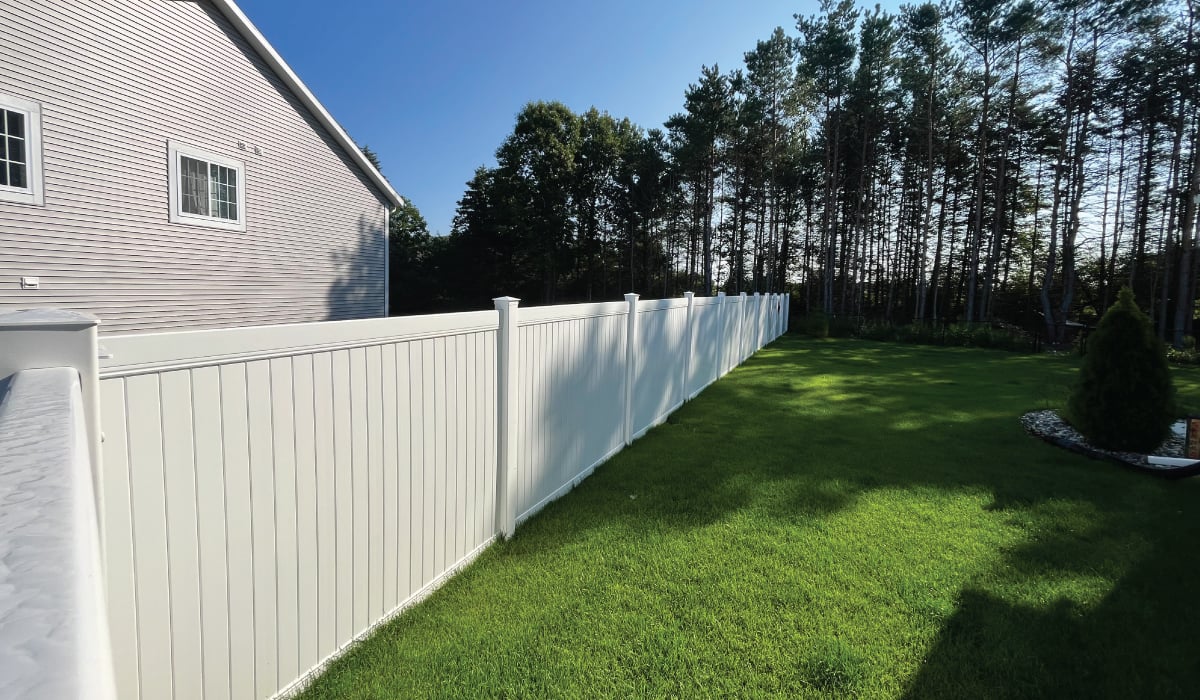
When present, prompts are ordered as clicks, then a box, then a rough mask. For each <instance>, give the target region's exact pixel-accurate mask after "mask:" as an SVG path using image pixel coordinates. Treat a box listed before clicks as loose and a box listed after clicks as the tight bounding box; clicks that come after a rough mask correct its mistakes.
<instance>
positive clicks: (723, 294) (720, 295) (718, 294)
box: [717, 292, 725, 297]
mask: <svg viewBox="0 0 1200 700" xmlns="http://www.w3.org/2000/svg"><path fill="white" fill-rule="evenodd" d="M717 296H718V297H724V296H725V292H717Z"/></svg>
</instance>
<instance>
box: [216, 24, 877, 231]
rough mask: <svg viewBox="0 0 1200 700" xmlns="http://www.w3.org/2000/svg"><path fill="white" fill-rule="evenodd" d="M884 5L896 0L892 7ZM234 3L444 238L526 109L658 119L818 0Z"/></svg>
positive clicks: (650, 122) (653, 122)
mask: <svg viewBox="0 0 1200 700" xmlns="http://www.w3.org/2000/svg"><path fill="white" fill-rule="evenodd" d="M888 4H889V5H890V4H891V3H888ZM239 5H240V6H241V8H242V10H243V11H244V12H245V13H246V14H247V15H248V16H249V17H250V20H251V21H252V22H254V24H255V25H256V26H257V27H258V28H259V31H261V32H262V33H263V34H264V35H265V36H266V37H267V40H268V41H270V42H271V44H272V45H273V46H274V47H275V49H276V50H277V51H279V53H280V54H282V55H283V58H284V60H286V61H287V62H288V64H289V65H291V66H292V68H293V70H295V71H296V72H297V73H298V74H299V75H300V79H301V80H303V81H304V82H305V84H306V85H308V87H309V89H311V90H312V91H313V92H314V93H315V94H316V96H317V99H319V100H321V102H322V104H324V105H325V107H326V108H327V109H328V110H329V111H330V112H331V113H332V114H333V116H334V118H336V119H337V120H338V122H340V123H341V124H342V126H343V127H345V128H346V130H347V131H348V132H349V133H350V135H351V136H352V137H353V138H354V139H355V140H356V141H358V142H359V143H366V144H368V145H369V146H370V147H371V148H372V149H373V150H375V151H376V152H377V153H378V154H379V156H380V158H381V159H382V161H383V171H384V174H385V175H387V176H388V178H389V179H390V180H391V182H392V184H393V185H394V186H395V188H396V190H397V191H398V192H400V194H402V195H404V196H405V197H408V198H410V199H411V200H412V202H413V203H414V204H416V205H417V207H418V208H419V209H420V210H421V213H422V214H424V215H425V217H426V219H428V221H429V228H430V231H432V232H434V233H448V232H449V229H450V222H451V219H452V218H453V217H454V207H455V204H456V203H457V201H458V199H459V198H460V197H461V196H462V193H463V190H464V189H465V183H466V181H467V180H468V179H469V178H470V177H471V175H472V173H474V171H475V168H476V167H478V166H479V165H492V164H494V161H495V159H494V154H495V151H496V148H497V147H498V146H499V145H500V142H501V141H502V140H503V139H504V137H505V136H506V135H507V134H508V133H509V131H511V129H512V125H513V120H514V118H515V117H516V114H517V112H518V111H520V109H521V107H522V106H523V105H524V104H525V103H527V102H530V101H533V100H559V101H561V102H563V103H565V104H566V105H568V106H569V107H571V108H572V109H573V110H576V111H583V110H586V109H588V108H589V107H591V106H595V107H597V108H598V109H601V110H603V111H607V112H609V113H610V114H612V115H613V116H616V117H618V118H619V117H629V118H630V119H631V120H633V121H634V122H636V123H637V124H639V125H640V126H642V127H644V128H651V127H658V126H661V125H662V122H663V121H664V120H665V119H666V118H667V117H669V116H670V115H671V114H673V113H675V112H677V111H679V110H680V109H681V107H682V104H683V92H684V90H685V89H686V87H687V85H688V83H689V82H694V81H695V80H696V79H697V77H698V76H699V74H700V67H701V66H702V65H705V64H709V65H711V64H713V63H718V64H720V66H721V69H722V70H729V69H730V68H733V67H735V66H739V67H740V66H741V65H742V55H743V54H744V53H745V52H746V51H749V50H751V49H753V48H754V45H755V42H757V41H758V40H760V39H765V38H767V37H768V36H770V33H771V31H772V30H773V29H774V28H775V27H776V26H782V27H783V28H784V29H785V30H786V31H787V32H788V34H789V35H795V33H796V31H795V23H794V21H793V19H792V15H793V14H795V13H800V14H803V15H808V14H813V13H815V12H816V11H817V2H816V0H801V1H800V2H796V1H795V0H793V1H792V2H782V1H779V0H740V1H739V0H723V1H721V2H716V1H713V0H695V1H693V2H682V1H671V2H667V1H665V0H662V1H659V0H640V1H639V0H611V1H610V2H604V3H599V2H571V1H570V0H568V1H566V2H563V1H562V0H557V1H555V2H551V1H548V0H530V1H528V2H478V1H467V0H447V1H439V2H394V1H392V2H389V1H387V0H362V1H359V0H342V2H339V3H335V4H331V3H329V2H328V0H319V1H318V0H240V2H239Z"/></svg>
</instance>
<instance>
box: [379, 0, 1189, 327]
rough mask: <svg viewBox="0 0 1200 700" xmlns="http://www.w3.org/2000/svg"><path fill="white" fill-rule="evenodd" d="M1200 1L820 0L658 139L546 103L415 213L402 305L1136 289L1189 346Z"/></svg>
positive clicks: (948, 316) (971, 317)
mask: <svg viewBox="0 0 1200 700" xmlns="http://www.w3.org/2000/svg"><path fill="white" fill-rule="evenodd" d="M1198 11H1200V0H1174V1H1166V0H1118V1H1116V2H1111V1H1105V0H1050V1H1049V2H1033V1H1032V0H959V1H958V2H954V3H953V4H950V3H943V4H934V3H923V4H912V5H905V6H903V7H901V9H900V11H899V13H897V14H890V13H888V12H884V11H882V10H880V9H879V8H878V6H876V7H875V8H874V9H872V10H866V11H864V10H862V9H860V8H859V7H857V6H856V5H855V4H854V2H853V1H852V0H823V2H822V4H821V8H820V11H819V12H818V13H817V14H814V15H811V16H800V15H797V16H795V18H794V19H795V25H794V29H793V31H791V32H790V33H789V32H788V31H787V30H785V29H783V28H776V29H775V30H774V32H773V33H771V35H770V36H769V37H768V38H766V39H764V40H762V41H759V42H758V43H757V45H756V46H755V47H754V48H753V49H752V50H750V51H748V52H746V54H745V60H744V63H743V65H741V66H738V67H736V68H735V69H733V70H729V71H722V70H721V69H720V68H719V67H717V66H715V65H714V66H711V67H709V66H706V67H703V68H702V70H701V72H700V75H699V76H698V79H697V80H696V82H695V83H693V84H691V85H689V86H688V88H687V90H686V91H685V93H684V95H683V105H682V108H681V110H680V111H679V113H678V114H675V115H673V116H672V117H671V118H670V119H668V120H667V121H666V123H665V124H663V125H662V127H660V128H651V129H643V128H642V127H640V126H638V125H636V124H633V123H632V122H630V121H629V120H628V119H619V118H616V117H614V116H611V115H609V114H607V113H605V112H602V111H599V110H597V109H594V108H593V109H591V110H588V111H587V112H585V113H583V114H576V113H574V112H573V111H572V110H570V109H568V108H567V107H566V106H564V105H562V104H560V103H556V102H536V103H531V104H529V105H527V106H526V107H525V108H524V109H523V110H522V111H521V112H520V113H519V114H518V115H517V118H516V123H515V125H514V127H513V131H512V133H511V134H510V135H509V136H508V137H507V138H506V139H505V140H504V142H503V143H502V144H501V145H500V147H499V149H498V150H497V151H496V164H495V166H493V167H480V168H479V169H478V170H477V171H476V172H475V174H474V176H473V177H472V178H471V180H470V181H469V182H468V183H467V189H466V192H465V193H464V195H463V197H462V199H461V200H460V201H459V204H458V209H457V213H456V216H455V218H454V223H453V226H452V230H451V232H450V234H449V235H448V236H446V237H430V236H428V234H427V233H423V231H424V229H423V228H422V227H423V223H422V226H418V227H416V228H415V229H414V228H413V227H412V226H409V228H407V229H404V227H403V226H400V229H403V230H404V232H403V233H402V234H401V235H400V236H399V237H398V238H397V241H398V242H397V244H396V245H394V246H393V251H394V252H393V256H394V257H393V266H392V267H393V270H394V271H395V272H396V273H397V274H398V275H409V276H407V277H406V276H398V277H397V278H396V282H395V284H394V285H393V286H394V287H396V286H397V285H399V286H401V287H402V288H403V289H404V290H405V294H406V295H408V294H410V293H412V292H417V297H419V298H414V299H412V300H410V301H409V302H406V303H407V304H408V307H406V308H404V309H402V310H405V311H421V310H441V309H450V308H477V307H479V306H481V305H483V304H486V303H487V300H488V299H490V298H491V297H492V296H496V295H498V294H512V295H515V296H519V297H521V298H522V299H524V300H526V301H527V302H528V303H533V304H536V303H556V302H565V301H588V300H607V299H615V298H619V296H620V294H622V293H623V292H627V291H638V292H641V293H642V294H643V295H644V296H675V295H678V294H680V293H682V292H683V291H685V290H693V291H696V292H697V293H704V294H711V293H715V292H716V291H719V290H723V291H726V292H728V293H731V294H733V293H738V292H741V291H747V292H755V291H759V292H776V291H784V290H786V291H789V292H790V293H791V294H792V295H793V308H794V309H799V310H801V311H807V312H823V313H825V314H828V315H837V316H853V317H861V318H869V319H873V320H885V321H892V322H896V323H908V322H918V323H929V322H946V321H955V322H966V323H986V322H998V321H1004V322H1009V323H1014V324H1018V325H1022V326H1024V327H1026V328H1028V329H1030V330H1033V329H1035V328H1037V329H1041V331H1042V332H1044V333H1045V334H1046V336H1047V337H1049V338H1051V339H1054V338H1058V339H1062V338H1063V337H1064V334H1065V333H1066V329H1067V327H1068V325H1069V324H1073V323H1082V324H1085V325H1086V324H1090V323H1092V322H1093V321H1094V319H1095V318H1097V317H1098V316H1099V315H1101V314H1103V313H1104V311H1105V310H1106V309H1107V307H1108V306H1109V305H1110V304H1111V303H1112V302H1113V301H1114V300H1115V299H1116V291H1117V290H1118V289H1119V288H1120V287H1122V286H1129V287H1131V288H1132V289H1133V291H1134V294H1135V296H1136V299H1137V301H1138V304H1139V305H1140V306H1141V307H1142V308H1145V309H1148V310H1149V313H1150V316H1151V318H1152V319H1153V320H1154V323H1155V327H1156V330H1157V332H1158V333H1159V334H1160V335H1162V336H1163V337H1164V338H1167V339H1169V340H1172V341H1174V342H1175V343H1177V344H1180V343H1182V342H1183V340H1184V336H1185V335H1191V334H1192V332H1193V315H1194V307H1195V298H1196V278H1197V274H1196V273H1197V270H1196V268H1197V265H1198V262H1200V261H1198V260H1197V258H1200V256H1198V255H1196V253H1195V246H1196V236H1197V225H1198V221H1197V219H1198V217H1197V208H1198V207H1200V105H1198V98H1200V37H1198V36H1197V31H1200V16H1198ZM413 212H414V213H415V209H414V210H413ZM416 216H417V218H418V219H419V213H417V214H416ZM399 217H400V219H402V220H407V219H405V217H408V219H411V215H410V214H405V213H403V212H400V213H399ZM400 223H401V224H403V223H404V221H401V222H400ZM409 223H411V221H409ZM393 230H394V232H395V231H396V230H397V227H396V226H395V225H394V226H393ZM414 231H415V233H414ZM401 249H403V250H401ZM395 256H400V257H401V258H403V260H401V262H400V264H396V257H395ZM418 268H419V269H418ZM418 284H420V285H426V286H424V287H423V288H421V289H418ZM418 307H419V308H418Z"/></svg>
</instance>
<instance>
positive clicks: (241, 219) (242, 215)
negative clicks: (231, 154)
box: [167, 140, 246, 231]
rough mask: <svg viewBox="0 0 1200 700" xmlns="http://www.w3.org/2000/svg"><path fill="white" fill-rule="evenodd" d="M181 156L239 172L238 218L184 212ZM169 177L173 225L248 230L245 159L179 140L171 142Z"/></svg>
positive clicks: (169, 146) (169, 196)
mask: <svg viewBox="0 0 1200 700" xmlns="http://www.w3.org/2000/svg"><path fill="white" fill-rule="evenodd" d="M180 158H191V159H193V160H199V161H204V162H206V163H209V164H213V165H219V166H222V167H225V168H230V169H232V170H234V171H235V172H237V208H238V218H237V219H236V220H234V219H223V218H221V217H219V216H204V215H202V214H190V213H188V212H185V211H183V208H182V202H183V197H182V196H181V195H180V192H179V185H180V183H179V175H180V171H181V168H180V163H179V160H180ZM167 178H168V180H170V182H169V183H168V191H169V195H168V204H169V212H168V217H167V218H168V220H169V221H170V222H171V223H173V224H189V225H192V226H204V227H206V228H218V229H224V230H227V231H245V230H246V164H245V163H244V162H243V161H240V160H237V159H234V158H227V157H225V156H222V155H218V154H216V153H213V152H212V151H207V150H204V149H202V148H197V147H196V146H191V145H189V144H186V143H181V142H179V141H174V140H168V141H167Z"/></svg>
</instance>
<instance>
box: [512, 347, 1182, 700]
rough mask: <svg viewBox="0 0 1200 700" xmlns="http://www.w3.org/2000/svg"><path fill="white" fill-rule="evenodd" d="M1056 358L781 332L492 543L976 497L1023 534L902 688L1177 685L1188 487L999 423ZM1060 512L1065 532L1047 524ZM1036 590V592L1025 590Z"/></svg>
mask: <svg viewBox="0 0 1200 700" xmlns="http://www.w3.org/2000/svg"><path fill="white" fill-rule="evenodd" d="M931 358H932V360H933V362H934V364H932V365H931ZM1073 368H1074V364H1073V363H1072V362H1071V361H1070V360H1069V359H1064V360H1063V361H1061V362H1055V361H1053V360H1048V359H1047V358H1040V357H1032V356H1020V355H1010V354H1001V353H989V352H982V351H978V350H970V349H967V350H957V349H932V350H931V349H927V348H910V347H906V346H896V345H884V344H870V343H863V344H861V345H859V346H853V351H852V352H847V345H846V344H845V343H839V344H837V345H836V346H834V345H828V346H826V345H823V344H820V343H803V344H801V343H798V342H797V341H795V340H790V339H785V340H783V341H780V342H779V343H777V344H776V345H773V346H772V347H770V348H768V349H766V350H764V351H763V352H762V353H760V355H759V356H758V357H756V358H754V359H752V360H751V361H750V362H748V363H747V364H746V365H745V366H743V367H742V368H740V369H739V370H737V378H736V381H727V382H721V383H718V384H716V385H714V386H713V387H710V388H709V389H708V390H707V392H706V396H705V400H704V401H699V402H693V403H691V404H688V405H687V406H685V407H684V408H683V409H681V410H680V411H679V412H678V413H677V414H675V416H673V417H672V419H671V420H670V421H669V422H668V423H667V424H666V425H664V426H662V427H660V428H658V429H657V430H655V431H653V432H652V433H651V434H649V435H648V436H647V437H646V438H644V439H643V440H642V441H639V447H640V449H633V450H629V451H627V452H625V453H623V454H622V455H621V456H620V457H618V458H617V459H615V460H614V461H613V462H612V463H610V464H609V465H608V466H607V467H606V468H605V469H604V470H601V472H600V473H598V474H597V475H596V476H595V477H593V478H592V479H590V480H589V481H588V482H585V484H584V485H583V486H582V487H581V488H580V490H581V491H583V492H585V493H587V494H588V495H587V496H586V499H584V500H582V501H581V500H579V499H564V500H563V501H560V502H558V503H555V504H552V505H551V506H550V507H549V508H548V509H547V511H546V513H545V514H544V516H543V517H541V518H538V519H535V520H534V521H531V522H530V523H529V524H528V525H527V526H526V527H527V528H528V532H527V533H526V536H525V537H521V536H518V537H517V538H516V540H515V541H514V542H512V543H510V544H511V545H512V546H513V547H514V550H513V553H514V554H515V553H517V552H519V551H522V550H525V551H534V550H536V548H538V547H545V546H546V545H547V544H548V543H549V542H569V541H570V540H571V539H572V538H573V537H583V536H585V535H586V533H587V532H588V531H589V530H592V529H595V528H604V529H607V528H622V529H626V530H628V531H629V532H631V533H639V534H640V535H642V536H645V537H651V536H653V533H661V532H662V531H663V530H664V529H665V530H682V529H686V528H692V527H698V526H704V525H708V524H712V523H717V522H720V521H721V520H723V519H725V518H730V517H735V516H736V514H737V513H738V512H739V511H741V510H743V509H754V510H756V511H758V512H761V513H765V514H767V515H769V516H770V517H771V518H773V519H778V520H779V521H781V522H785V523H803V522H804V521H809V522H812V523H815V524H816V525H815V526H818V527H820V526H821V525H820V523H819V522H818V521H819V520H820V519H822V518H824V517H826V516H828V515H830V514H833V513H836V512H839V511H843V510H847V509H849V508H851V507H853V506H854V505H855V503H856V501H858V500H859V499H860V498H861V497H863V496H864V495H866V494H868V493H870V492H872V491H876V490H880V489H911V488H925V489H930V490H932V491H935V492H950V493H957V492H966V493H986V494H990V497H991V503H990V504H989V505H988V506H986V508H985V509H986V510H989V511H993V512H997V513H999V514H1001V515H1003V516H1004V517H1007V518H1009V519H1011V521H1012V522H1013V523H1015V524H1017V525H1019V526H1021V527H1023V528H1024V530H1025V531H1026V532H1027V533H1028V535H1029V537H1031V538H1032V539H1030V540H1029V541H1026V542H1024V543H1023V544H1019V545H1016V546H1014V547H1013V548H1012V549H1010V550H1008V551H1004V553H1003V555H1002V556H1001V559H1000V562H999V563H998V564H996V569H995V570H994V571H991V572H988V574H987V575H986V577H984V578H986V579H987V580H986V583H985V584H982V585H975V584H974V583H972V582H968V583H967V585H965V586H964V587H963V589H962V590H961V591H960V592H959V596H958V600H957V604H956V606H955V609H954V612H953V613H951V614H950V616H949V617H948V618H947V619H946V620H945V621H944V622H943V623H942V626H941V631H940V634H939V635H938V637H937V640H936V642H935V643H934V644H933V646H932V647H931V648H930V650H929V651H928V652H927V653H926V654H925V658H924V661H923V663H922V664H921V666H920V670H919V671H918V672H917V674H916V675H915V677H913V678H912V679H911V681H910V683H909V684H908V686H907V689H906V697H910V698H924V697H939V696H940V697H1034V696H1045V697H1099V696H1113V697H1131V696H1147V695H1153V696H1158V697H1170V696H1173V695H1183V694H1184V693H1185V691H1187V690H1189V689H1192V688H1194V687H1196V684H1197V683H1200V662H1197V661H1191V662H1190V666H1189V665H1185V666H1184V667H1180V665H1179V663H1178V660H1179V659H1181V658H1186V659H1194V658H1196V656H1195V654H1194V653H1193V652H1191V651H1189V652H1187V653H1186V654H1183V655H1180V654H1179V653H1178V650H1179V649H1184V648H1185V649H1189V650H1194V649H1195V648H1196V646H1197V645H1196V642H1197V641H1200V632H1197V630H1200V616H1198V614H1197V612H1196V610H1197V607H1196V605H1194V604H1193V602H1192V601H1193V600H1194V599H1195V598H1196V594H1197V592H1198V591H1197V584H1196V580H1197V579H1196V575H1198V574H1200V571H1197V567H1196V564H1195V563H1194V562H1195V547H1196V543H1197V542H1200V527H1198V525H1197V522H1196V519H1195V512H1194V508H1193V507H1192V506H1193V505H1194V503H1195V499H1194V495H1195V494H1196V493H1197V492H1196V490H1195V489H1194V488H1189V485H1188V484H1178V485H1175V484H1166V485H1164V484H1159V483H1156V482H1150V481H1149V480H1146V479H1144V478H1141V477H1140V476H1139V475H1136V474H1129V473H1126V472H1124V471H1122V470H1119V469H1114V468H1112V467H1111V466H1109V465H1107V464H1104V463H1099V462H1094V461H1089V460H1086V459H1083V458H1080V457H1077V456H1074V455H1069V454H1066V453H1062V452H1058V451H1056V450H1055V449H1054V448H1051V447H1049V446H1046V445H1044V444H1042V443H1038V442H1036V441H1034V440H1032V439H1030V438H1028V437H1027V436H1026V435H1025V433H1024V431H1023V430H1022V429H1021V427H1020V425H1019V423H1018V421H1017V417H1018V416H1019V415H1020V413H1021V412H1022V411H1024V410H1030V409H1034V408H1043V407H1046V405H1047V404H1050V405H1057V404H1059V403H1060V402H1061V401H1060V396H1061V394H1062V393H1064V392H1065V387H1066V385H1067V384H1068V383H1069V381H1070V379H1071V377H1072V375H1073V372H1074V369H1073ZM814 369H816V370H817V371H819V372H824V373H825V374H820V375H815V376H814ZM781 372H785V373H786V372H794V373H795V374H796V378H795V379H794V380H791V381H780V373H781ZM764 405H767V406H771V410H770V411H766V412H764V411H763V408H762V407H763V406H764ZM746 415H756V416H758V417H759V418H758V419H757V420H754V421H747V420H746V418H745V416H746ZM801 417H802V418H803V420H801ZM793 420H795V422H791V421H793ZM767 444H769V445H770V446H771V448H770V449H762V450H761V451H759V452H758V454H757V455H756V454H755V452H756V446H759V445H767ZM581 495H582V494H581ZM631 497H636V498H631ZM581 505H586V507H581ZM1068 510H1069V511H1070V514H1069V515H1071V517H1066V516H1064V512H1066V511H1068ZM1076 511H1081V512H1084V513H1086V517H1085V518H1083V519H1082V520H1079V518H1078V514H1077V513H1076ZM1072 517H1075V518H1076V520H1077V521H1078V522H1076V525H1077V526H1070V527H1068V525H1064V523H1067V524H1070V523H1072V522H1073V521H1072ZM539 531H549V532H553V533H554V536H553V537H540V536H538V532H539ZM526 548H529V549H526ZM976 578H979V577H976ZM1114 581H1115V582H1116V583H1115V584H1113V583H1112V582H1114ZM1042 584H1045V585H1042ZM1064 586H1065V587H1066V588H1065V589H1064ZM997 587H999V588H997ZM1075 587H1078V588H1080V589H1086V590H1093V591H1094V590H1098V589H1105V590H1107V592H1106V593H1103V594H1101V595H1099V597H1098V602H1095V603H1093V604H1091V605H1087V606H1085V605H1083V604H1081V603H1078V602H1076V601H1075V600H1073V599H1070V598H1065V597H1062V593H1061V592H1062V591H1063V590H1074V588H1075ZM1039 590H1043V591H1044V592H1046V593H1047V595H1049V596H1050V597H1049V598H1048V599H1033V600H1026V599H1025V597H1028V596H1030V595H1035V594H1036V592H1037V591H1039ZM1081 598H1082V599H1088V596H1087V595H1082V596H1081ZM1014 601H1016V602H1014ZM1166 648H1171V649H1173V650H1174V651H1173V652H1172V653H1171V654H1163V653H1161V652H1162V651H1163V650H1164V649H1166ZM1169 659H1174V660H1175V661H1173V662H1172V661H1168V660H1169Z"/></svg>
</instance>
